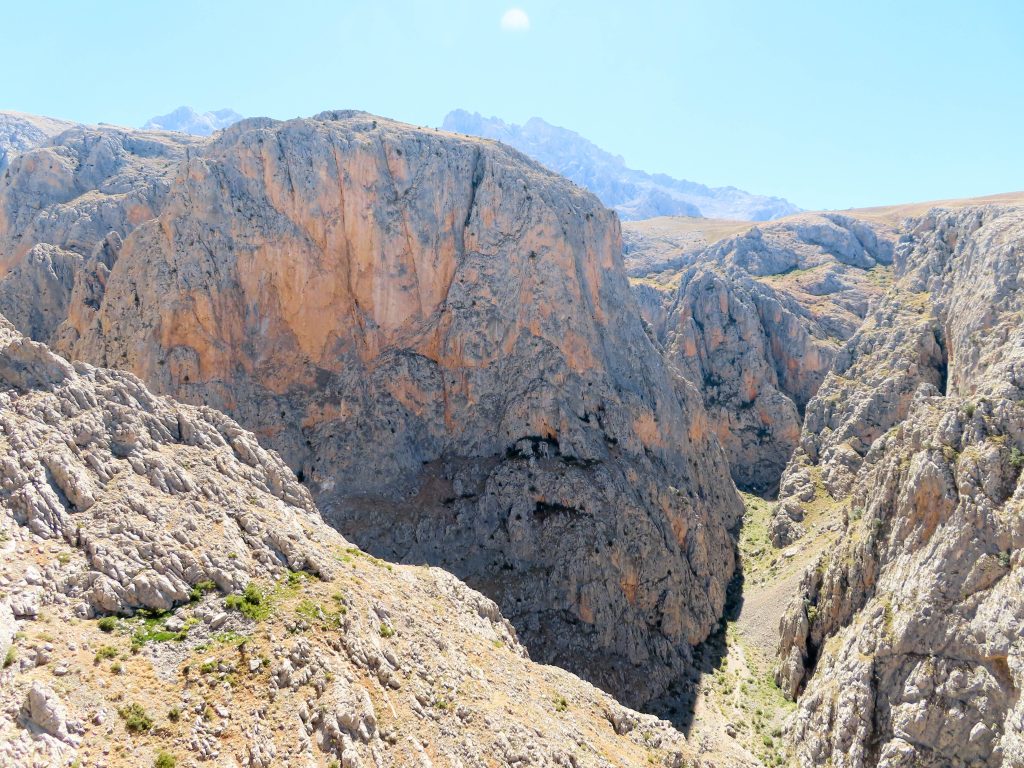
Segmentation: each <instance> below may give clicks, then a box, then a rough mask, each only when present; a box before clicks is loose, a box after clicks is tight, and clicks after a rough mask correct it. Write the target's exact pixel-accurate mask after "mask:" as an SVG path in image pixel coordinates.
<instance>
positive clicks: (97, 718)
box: [0, 318, 749, 768]
mask: <svg viewBox="0 0 1024 768" xmlns="http://www.w3.org/2000/svg"><path fill="white" fill-rule="evenodd" d="M0 551H2V557H0V595H2V597H0V640H2V641H3V643H4V645H5V646H6V647H3V648H0V650H3V654H2V658H3V666H2V668H0V764H2V765H4V766H10V767H11V768H29V767H30V766H31V767H32V768H39V767H40V766H67V765H72V764H81V765H105V766H109V767H110V768H127V766H138V765H153V764H154V762H155V758H156V755H157V754H158V753H160V752H164V753H168V754H170V755H171V756H173V757H174V758H175V759H176V760H177V764H178V765H202V764H209V765H244V766H263V767H264V768H269V766H278V765H318V766H327V765H339V764H340V765H346V766H370V765H380V766H410V765H422V766H431V765H432V766H437V767H438V768H442V767H444V768H454V767H455V766H484V765H495V764H497V765H506V766H513V765H523V764H530V765H559V766H570V765H572V766H592V767H593V768H598V767H599V766H609V765H623V766H626V765H629V766H647V765H651V764H654V765H661V766H665V767H666V768H682V766H684V765H687V766H692V765H701V766H704V765H710V764H711V763H710V762H707V761H706V760H704V759H702V758H698V757H697V756H696V755H695V754H694V750H692V749H691V748H690V747H689V746H688V745H687V744H686V742H685V740H684V738H683V737H682V735H681V734H680V733H678V732H677V731H675V730H674V729H672V728H671V726H670V725H669V724H668V723H667V722H665V721H661V720H658V719H657V718H654V717H652V716H650V715H642V714H640V713H637V712H633V711H631V710H628V709H626V708H625V707H623V706H622V705H621V704H619V703H618V702H616V701H615V700H614V699H613V698H612V697H611V696H609V695H608V694H606V693H603V692H601V691H599V690H598V689H596V688H594V687H593V686H592V685H590V684H588V683H585V682H583V681H581V680H579V679H578V678H576V677H574V676H573V675H571V674H569V673H568V672H565V671H563V670H560V669H557V668H555V667H548V666H542V665H539V664H536V663H534V662H531V661H530V660H529V658H528V656H527V653H526V650H525V648H524V647H523V646H522V645H520V643H519V641H518V640H517V638H516V634H515V632H514V630H513V629H512V627H511V625H510V624H509V623H508V622H507V621H506V620H505V619H504V618H503V617H502V615H501V613H500V611H499V609H498V607H497V606H496V605H495V604H494V603H493V602H492V601H491V600H489V599H487V598H485V597H484V596H483V595H481V594H479V593H477V592H474V591H473V590H471V589H469V588H468V587H467V586H466V585H465V584H463V583H462V582H460V581H458V580H457V579H456V578H455V577H453V576H451V575H450V574H448V573H446V572H444V571H442V570H440V569H437V568H427V567H407V566H392V565H391V564H390V563H386V562H384V561H381V560H377V559H376V558H373V557H371V556H369V555H367V554H366V553H364V552H362V551H360V550H359V549H357V548H355V547H353V546H351V545H350V544H349V543H348V542H347V541H346V540H345V539H343V538H342V537H341V536H340V535H339V534H338V533H337V532H336V531H334V530H332V529H331V528H330V527H329V526H327V525H326V524H325V523H324V522H323V520H322V519H321V518H320V516H319V514H318V513H317V511H316V508H315V507H314V505H313V501H312V498H311V497H310V495H309V493H308V491H307V490H306V488H305V487H303V486H302V485H301V484H299V483H298V482H297V481H296V480H295V478H294V475H293V474H292V472H291V471H290V470H289V469H288V467H287V466H286V465H285V464H284V462H283V461H281V459H280V457H278V456H277V455H276V454H275V453H272V452H269V451H266V450H264V449H263V448H261V447H260V446H259V445H258V444H257V442H256V440H255V438H254V436H253V435H252V434H251V433H249V432H246V431H245V430H243V429H242V428H241V427H239V426H238V424H237V423H235V422H234V421H232V420H231V419H229V418H228V417H226V416H224V415H222V414H220V413H217V412H215V411H213V410H212V409H209V408H206V407H193V406H187V405H181V404H178V403H176V402H174V401H172V400H170V399H167V398H164V397H159V396H156V395H153V394H152V393H150V392H149V390H148V389H146V387H144V386H143V385H142V383H141V382H140V381H139V380H138V379H136V378H135V377H134V376H133V375H131V374H129V373H124V372H116V371H111V370H105V369H102V368H94V367H92V366H90V365H88V364H85V363H81V362H76V363H74V364H73V365H72V364H70V363H68V362H67V361H65V360H63V359H61V358H60V357H58V356H56V355H54V354H53V353H51V352H50V351H49V350H48V349H47V348H46V347H44V346H43V345H41V344H39V343H36V342H32V341H30V340H27V339H25V338H24V337H23V336H21V335H20V334H18V333H17V332H16V331H15V330H14V329H13V328H12V327H11V326H10V325H9V324H8V323H7V322H6V321H5V320H3V318H0ZM243 588H244V589H245V595H246V596H247V597H244V598H243V597H241V596H240V595H239V594H238V593H239V592H240V591H241V590H243ZM254 591H255V592H254ZM223 593H233V594H232V595H230V597H231V598H232V599H233V600H234V601H241V602H242V603H243V604H244V605H246V606H248V607H249V608H250V609H251V608H253V607H254V606H255V608H256V610H253V611H252V615H248V614H246V613H245V612H240V611H239V610H236V608H237V604H238V603H237V602H231V601H228V600H226V599H225V596H224V594H223ZM254 593H255V596H256V597H255V600H256V602H250V599H251V598H250V596H251V595H253V594H254ZM142 609H147V610H148V611H150V612H149V613H143V612H142ZM154 612H163V613H154ZM154 616H155V618H154ZM115 617H116V620H115ZM100 618H102V619H103V622H100V621H97V619H100ZM7 629H13V630H14V632H7V631H6V630H7ZM15 632H16V634H15ZM716 764H717V765H724V766H729V765H738V764H742V760H732V759H727V760H724V761H722V762H719V763H716ZM747 764H748V765H749V763H747Z"/></svg>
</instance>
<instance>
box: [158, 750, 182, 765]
mask: <svg viewBox="0 0 1024 768" xmlns="http://www.w3.org/2000/svg"><path fill="white" fill-rule="evenodd" d="M177 764H178V758H176V757H175V756H174V755H172V754H171V753H170V752H164V751H163V750H160V752H158V753H157V756H156V760H154V761H153V768H174V766H176V765H177Z"/></svg>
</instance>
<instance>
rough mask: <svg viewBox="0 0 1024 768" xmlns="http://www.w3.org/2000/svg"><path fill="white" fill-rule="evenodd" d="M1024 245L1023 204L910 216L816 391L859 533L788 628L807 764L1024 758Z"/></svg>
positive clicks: (822, 443) (806, 592)
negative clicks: (890, 283) (887, 279)
mask: <svg viewBox="0 0 1024 768" xmlns="http://www.w3.org/2000/svg"><path fill="white" fill-rule="evenodd" d="M1022 243H1024V209H1021V208H1000V207H994V206H992V207H982V208H968V209H965V210H963V211H958V212H951V211H942V210H938V211H933V212H932V213H930V214H928V215H927V216H925V217H922V218H920V219H918V220H914V221H911V222H909V223H908V225H907V227H906V233H905V234H904V236H903V237H902V238H901V240H900V243H899V245H898V247H897V250H896V258H895V268H896V278H897V279H896V284H895V286H894V287H893V289H892V290H891V291H890V292H889V293H888V295H887V297H886V300H885V302H884V303H883V305H882V306H881V307H880V308H879V309H878V311H877V312H876V313H874V315H873V316H872V317H871V318H870V319H869V321H868V322H867V323H866V324H865V327H864V328H863V329H862V330H861V331H860V332H858V334H857V335H856V336H855V337H854V338H852V339H851V340H850V342H849V343H848V344H847V345H846V347H845V348H844V351H843V354H842V360H841V362H840V363H839V364H837V367H836V372H834V373H833V374H830V377H829V379H828V380H826V382H825V384H824V385H823V386H822V388H821V390H820V391H819V393H818V395H817V397H816V398H815V401H816V402H812V403H811V404H810V405H809V406H808V422H807V427H806V429H805V434H806V435H807V437H808V439H807V440H806V441H805V440H802V441H801V450H802V454H801V455H798V457H797V458H796V459H795V464H796V463H801V462H802V463H804V464H805V465H810V466H811V467H812V468H813V469H814V471H817V472H820V473H821V475H822V477H823V478H824V479H825V483H826V485H827V487H828V491H829V492H830V493H833V494H836V495H837V496H843V495H845V496H846V498H845V500H844V503H843V506H844V508H845V510H846V531H845V534H844V535H843V538H842V539H841V540H840V543H839V545H838V546H837V547H835V548H834V549H833V550H832V551H830V552H828V553H826V555H825V556H824V557H823V559H822V561H821V562H820V564H819V565H818V566H817V567H816V568H814V569H813V570H812V571H810V572H808V573H807V575H806V576H805V578H804V582H803V585H802V587H801V594H799V595H798V596H797V598H796V599H795V600H794V602H793V604H792V605H791V607H790V609H789V610H788V611H787V614H786V616H785V618H784V619H783V621H782V626H781V631H782V642H781V646H780V651H779V663H780V665H779V670H778V675H777V679H778V681H779V683H780V685H782V686H783V687H784V688H786V689H787V690H788V692H789V693H790V695H796V694H799V695H800V697H799V713H798V715H797V717H796V718H795V720H794V725H793V730H792V732H791V733H790V734H789V740H790V742H791V744H792V745H793V747H794V749H795V752H796V757H797V761H798V763H799V764H800V765H802V766H811V765H822V764H826V763H831V764H832V765H834V766H837V768H838V767H840V766H868V765H871V766H874V765H879V766H897V765H921V766H939V765H942V766H947V765H955V766H973V765H1019V764H1022V763H1024V744H1022V742H1021V738H1020V734H1021V732H1022V725H1024V710H1022V708H1021V703H1020V702H1021V698H1020V692H1021V688H1022V685H1024V671H1022V670H1024V666H1022V663H1021V658H1022V652H1024V646H1022V644H1021V639H1020V633H1019V631H1018V628H1019V627H1020V626H1021V621H1022V619H1024V602H1022V600H1021V598H1020V595H1021V593H1022V590H1021V588H1022V586H1024V582H1022V576H1021V573H1022V571H1021V569H1020V568H1019V566H1020V549H1021V546H1022V543H1024V527H1022V524H1021V521H1022V519H1024V518H1022V516H1021V509H1022V506H1021V505H1022V499H1024V481H1022V473H1021V469H1022V467H1024V458H1022V456H1024V409H1022V407H1021V404H1022V402H1024V378H1022V374H1021V371H1024V325H1022V324H1021V317H1022V316H1024V315H1022V310H1024V294H1022V292H1021V290H1020V275H1021V273H1022V267H1024V262H1022V259H1021V254H1022V253H1024V251H1022V250H1021V249H1022ZM815 431H820V434H818V435H816V436H814V439H810V433H812V432H815ZM805 442H806V445H805ZM838 446H845V447H844V448H842V449H839V448H838ZM798 471H800V470H799V469H794V468H793V467H791V468H790V470H789V474H790V475H792V474H794V473H795V472H798Z"/></svg>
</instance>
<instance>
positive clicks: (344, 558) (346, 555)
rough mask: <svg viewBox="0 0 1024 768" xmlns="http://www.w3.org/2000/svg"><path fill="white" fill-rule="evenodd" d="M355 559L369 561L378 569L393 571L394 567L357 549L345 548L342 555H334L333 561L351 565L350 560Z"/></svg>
mask: <svg viewBox="0 0 1024 768" xmlns="http://www.w3.org/2000/svg"><path fill="white" fill-rule="evenodd" d="M356 557H361V558H364V559H366V560H369V561H370V562H371V563H373V564H374V565H376V566H378V567H380V568H387V569H388V570H389V571H390V570H394V567H393V566H392V565H391V563H389V562H388V561H387V560H381V559H380V558H379V557H374V556H373V555H371V554H370V553H369V552H363V550H361V549H360V548H359V547H346V548H345V549H344V550H343V552H342V554H338V555H335V556H334V559H335V560H337V561H338V562H341V563H351V562H352V559H353V558H356Z"/></svg>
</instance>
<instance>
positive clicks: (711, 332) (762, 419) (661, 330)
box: [626, 214, 892, 493]
mask: <svg viewBox="0 0 1024 768" xmlns="http://www.w3.org/2000/svg"><path fill="white" fill-rule="evenodd" d="M636 229H637V230H639V231H641V232H642V231H643V228H642V225H637V226H636ZM891 262H892V242H891V241H889V240H887V239H885V238H882V239H879V237H878V236H877V235H876V234H875V233H874V232H873V231H871V230H867V229H866V228H865V227H864V225H863V224H862V223H860V222H856V221H854V220H852V219H848V218H846V217H842V216H838V215H835V214H829V215H826V216H810V215H808V216H805V217H800V218H798V219H795V220H792V221H787V222H784V223H782V222H780V223H778V224H770V225H766V226H764V227H754V228H753V229H750V230H749V231H748V232H745V233H743V234H741V235H736V236H733V237H729V238H726V239H724V240H722V241H720V242H718V243H715V244H713V245H711V246H708V247H705V248H703V249H697V250H687V249H686V248H685V246H684V245H682V244H679V243H676V242H673V241H671V240H668V241H666V240H660V241H657V242H656V243H648V245H647V248H646V249H645V251H644V254H643V256H642V258H641V260H640V263H641V264H644V265H648V266H647V268H652V267H653V268H654V269H655V271H653V272H648V273H647V274H645V275H637V276H636V277H635V278H634V291H635V292H637V293H638V294H639V298H640V299H641V310H642V311H643V313H644V317H645V319H646V320H647V321H648V323H649V324H650V327H651V329H652V331H653V333H654V335H655V338H656V340H657V342H658V343H659V344H660V345H661V347H662V348H663V350H664V355H665V359H666V361H667V362H668V364H669V365H670V366H671V367H672V368H673V370H674V371H675V372H677V373H678V374H679V375H681V376H682V377H683V378H685V379H686V380H687V381H689V382H691V383H692V384H693V386H694V387H695V388H696V389H697V390H698V391H699V392H700V393H701V395H702V396H703V399H704V404H705V407H706V408H707V410H708V413H709V416H710V417H711V422H712V423H713V424H714V425H715V429H716V433H717V436H718V439H719V441H720V442H721V443H722V445H723V447H724V448H725V451H726V454H727V456H728V458H729V463H730V467H731V469H732V476H733V479H734V480H735V481H736V483H737V484H738V485H739V486H740V487H742V488H745V489H748V490H752V491H756V492H759V493H765V492H773V491H774V490H775V489H776V488H777V486H778V482H779V476H780V474H781V473H782V470H783V468H784V467H785V466H786V464H787V462H788V461H789V459H790V457H791V456H792V454H793V451H794V450H795V449H796V447H797V444H798V440H799V438H800V424H801V420H802V414H803V411H804V409H805V407H806V406H807V404H808V402H810V401H811V398H812V397H813V396H814V394H815V393H816V392H817V390H818V387H819V386H820V385H821V383H822V381H823V380H824V379H825V377H826V374H827V373H828V372H829V370H830V369H831V368H832V367H833V363H834V361H835V360H836V355H837V352H838V350H839V345H840V344H842V343H843V342H845V341H846V340H847V339H848V338H850V336H851V335H852V334H853V333H854V331H855V330H856V329H857V327H858V326H859V325H860V324H861V322H862V319H863V317H864V316H865V314H866V313H867V311H868V307H869V305H870V302H871V301H872V299H874V298H877V297H879V296H880V295H881V292H882V285H883V284H884V282H885V281H886V280H887V279H888V273H887V265H888V264H890V263H891ZM626 263H627V267H630V268H633V267H635V266H636V264H634V262H633V260H632V254H627V261H626ZM634 274H635V270H634ZM659 297H660V299H659Z"/></svg>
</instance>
